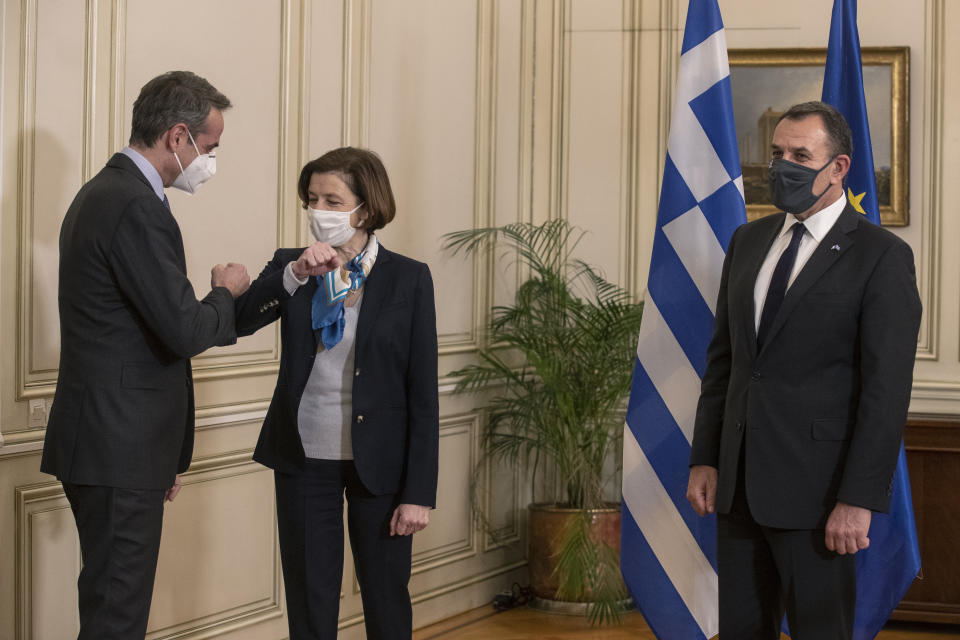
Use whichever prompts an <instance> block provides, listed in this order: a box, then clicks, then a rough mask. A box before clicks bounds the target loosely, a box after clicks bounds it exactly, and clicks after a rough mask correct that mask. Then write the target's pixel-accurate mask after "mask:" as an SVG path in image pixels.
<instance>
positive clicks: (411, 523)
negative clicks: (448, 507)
mask: <svg viewBox="0 0 960 640" xmlns="http://www.w3.org/2000/svg"><path fill="white" fill-rule="evenodd" d="M429 522H430V507H421V506H420V505H418V504H401V505H399V506H398V507H397V508H396V509H394V511H393V517H392V518H390V535H392V536H408V535H410V534H411V533H416V532H417V531H420V530H421V529H425V528H426V526H427V524H429Z"/></svg>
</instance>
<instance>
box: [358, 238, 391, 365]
mask: <svg viewBox="0 0 960 640" xmlns="http://www.w3.org/2000/svg"><path fill="white" fill-rule="evenodd" d="M392 256H393V254H392V253H391V252H390V251H387V249H385V248H384V246H383V245H382V244H381V245H380V248H379V249H378V250H377V261H376V262H374V263H373V268H372V269H371V270H370V275H368V276H367V281H366V282H365V283H364V284H363V303H362V305H361V307H360V316H359V318H358V319H357V341H356V347H355V349H356V353H355V356H354V357H355V359H356V361H357V362H360V355H361V353H362V352H363V347H364V345H366V343H367V338H368V337H369V336H370V332H371V331H372V330H373V326H374V325H375V324H376V322H377V316H378V315H379V311H380V307H381V306H382V305H383V301H384V299H385V298H386V296H387V293H389V292H390V290H391V286H390V285H391V282H392V280H393V279H392V278H391V277H390V276H391V272H390V268H389V267H388V266H387V265H388V263H389V262H390V260H391V259H392Z"/></svg>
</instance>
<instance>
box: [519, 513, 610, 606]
mask: <svg viewBox="0 0 960 640" xmlns="http://www.w3.org/2000/svg"><path fill="white" fill-rule="evenodd" d="M607 504H608V506H607V507H605V508H602V509H590V510H588V513H589V514H590V537H591V539H593V540H595V541H597V542H605V543H606V544H608V545H609V546H610V547H612V548H613V549H614V550H616V552H617V553H618V554H619V553H620V505H619V504H617V503H607ZM528 512H529V514H530V547H529V554H528V564H529V569H530V587H531V589H532V590H533V594H534V596H536V600H535V601H534V606H537V607H538V608H543V609H546V610H550V611H560V612H563V613H577V614H580V613H584V612H585V610H586V605H585V604H581V606H573V607H569V606H564V605H567V604H573V603H564V602H562V601H558V600H557V599H556V597H557V583H558V580H557V575H556V566H557V563H556V560H557V556H558V554H559V552H560V543H561V540H562V536H563V531H564V529H565V528H566V526H567V523H568V522H569V521H570V520H571V519H572V518H573V517H575V516H576V515H577V514H579V513H580V510H579V509H570V508H564V507H558V506H556V505H555V504H551V503H541V504H531V505H530V506H529V507H528ZM586 602H589V598H585V599H584V600H582V601H581V603H586Z"/></svg>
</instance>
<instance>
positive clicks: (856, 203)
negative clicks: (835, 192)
mask: <svg viewBox="0 0 960 640" xmlns="http://www.w3.org/2000/svg"><path fill="white" fill-rule="evenodd" d="M865 195H867V192H866V191H864V192H863V193H861V194H859V195H856V196H855V195H853V190H852V189H851V188H850V187H847V200H849V201H850V206H851V207H853V208H854V209H856V210H857V213H860V214H862V215H867V212H866V211H864V210H863V205H861V204H860V201H861V200H863V196H865Z"/></svg>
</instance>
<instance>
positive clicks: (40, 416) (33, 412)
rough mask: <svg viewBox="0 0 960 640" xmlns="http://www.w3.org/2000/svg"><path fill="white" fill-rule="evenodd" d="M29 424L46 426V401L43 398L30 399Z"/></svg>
mask: <svg viewBox="0 0 960 640" xmlns="http://www.w3.org/2000/svg"><path fill="white" fill-rule="evenodd" d="M30 426H31V427H45V426H47V402H46V400H45V399H44V398H33V399H31V400H30Z"/></svg>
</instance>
